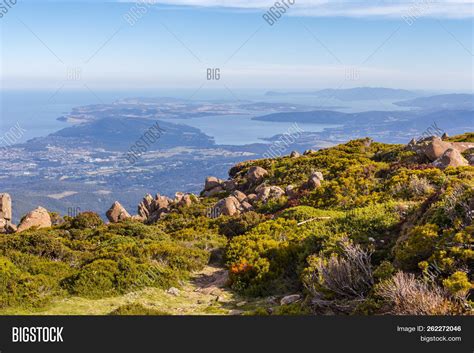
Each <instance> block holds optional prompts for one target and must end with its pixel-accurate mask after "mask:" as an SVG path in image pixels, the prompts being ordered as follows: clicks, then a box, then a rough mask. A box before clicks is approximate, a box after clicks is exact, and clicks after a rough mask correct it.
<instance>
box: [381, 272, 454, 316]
mask: <svg viewBox="0 0 474 353" xmlns="http://www.w3.org/2000/svg"><path fill="white" fill-rule="evenodd" d="M376 292H377V295H379V296H381V297H382V298H383V299H384V300H385V301H386V302H388V303H390V304H391V305H392V309H391V311H390V313H391V314H394V315H452V314H453V313H456V312H458V311H459V310H462V305H461V303H458V302H456V301H454V300H453V299H451V298H450V296H449V295H448V293H447V292H446V291H445V290H444V289H443V288H441V287H439V286H437V285H434V284H428V283H425V282H423V281H421V280H419V279H417V278H416V277H415V276H414V275H413V274H408V273H403V272H398V273H397V274H396V275H395V276H393V277H392V278H391V279H390V280H388V281H385V282H383V283H381V284H380V285H378V286H377V291H376Z"/></svg>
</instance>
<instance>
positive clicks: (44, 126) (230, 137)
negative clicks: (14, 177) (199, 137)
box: [0, 89, 331, 147]
mask: <svg viewBox="0 0 474 353" xmlns="http://www.w3.org/2000/svg"><path fill="white" fill-rule="evenodd" d="M194 93H196V92H195V91H193V90H146V91H115V92H113V91H110V92H109V91H107V92H106V91H97V92H94V93H93V92H90V91H88V90H86V89H84V90H82V91H79V90H77V91H66V90H60V91H58V92H54V91H1V92H0V107H1V108H0V136H3V134H5V132H7V131H8V130H9V129H10V128H11V127H13V126H19V127H21V128H22V130H24V131H25V132H24V134H23V135H22V136H21V138H20V139H18V141H16V143H18V142H24V141H27V140H29V139H31V138H33V137H40V136H46V135H48V134H50V133H53V132H55V131H58V130H60V129H63V128H65V127H68V126H69V124H68V123H66V122H62V121H58V120H57V118H58V117H61V116H63V115H65V114H67V113H69V112H70V111H71V110H72V108H74V107H78V106H83V105H90V104H107V103H112V102H114V101H115V100H117V99H122V98H129V97H175V98H189V97H191V96H192V95H193V94H194ZM238 94H239V99H241V100H245V99H251V98H253V99H254V100H260V101H263V100H264V99H265V97H264V92H258V93H257V92H249V91H246V92H245V93H243V92H239V93H238ZM195 99H203V100H213V99H216V100H219V99H227V100H230V99H232V97H228V92H222V91H219V92H215V91H203V92H199V95H196V97H195ZM234 99H235V97H234ZM281 100H282V101H283V100H284V99H281ZM299 103H302V102H299ZM263 114H264V113H262V114H261V115H263ZM250 119H251V116H235V115H228V116H220V117H214V116H213V117H204V118H196V119H189V120H188V119H178V120H174V119H173V120H169V121H170V122H176V123H180V124H185V125H189V126H193V127H196V128H198V129H200V130H201V131H202V132H204V133H205V134H207V135H209V136H211V137H214V139H215V142H216V143H218V144H229V145H242V144H250V143H257V142H263V140H261V139H262V138H268V137H272V136H274V135H277V134H283V133H285V131H286V130H287V129H288V127H289V126H290V125H292V124H291V123H278V122H262V121H252V120H250ZM330 126H331V125H321V124H300V127H301V129H303V130H304V131H308V132H309V131H311V132H316V131H322V130H323V129H324V128H326V127H330ZM0 147H1V146H0Z"/></svg>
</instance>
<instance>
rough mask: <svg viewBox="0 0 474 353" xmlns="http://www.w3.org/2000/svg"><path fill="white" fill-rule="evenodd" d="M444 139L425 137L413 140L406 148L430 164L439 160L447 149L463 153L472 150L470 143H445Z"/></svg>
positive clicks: (438, 163) (473, 146)
mask: <svg viewBox="0 0 474 353" xmlns="http://www.w3.org/2000/svg"><path fill="white" fill-rule="evenodd" d="M446 138H447V137H445V139H446ZM445 139H443V138H440V137H437V136H431V137H427V138H424V139H422V140H418V141H416V140H414V139H413V140H412V141H410V143H409V144H408V146H407V148H408V149H409V150H411V151H414V152H416V153H417V154H418V155H421V156H423V157H426V158H427V159H428V160H429V161H430V162H435V161H436V160H438V159H440V158H441V157H442V156H443V155H444V153H445V152H446V151H447V150H449V149H452V150H455V151H457V152H459V153H463V152H464V151H466V150H468V149H470V148H474V143H472V142H448V141H445ZM458 162H459V160H458ZM433 165H437V166H438V165H439V166H442V165H444V164H443V163H441V162H437V163H436V164H435V163H433Z"/></svg>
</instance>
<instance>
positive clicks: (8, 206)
mask: <svg viewBox="0 0 474 353" xmlns="http://www.w3.org/2000/svg"><path fill="white" fill-rule="evenodd" d="M11 221H12V199H11V197H10V195H9V194H0V233H14V232H15V225H14V224H12V223H11Z"/></svg>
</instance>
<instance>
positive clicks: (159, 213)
mask: <svg viewBox="0 0 474 353" xmlns="http://www.w3.org/2000/svg"><path fill="white" fill-rule="evenodd" d="M198 201H199V200H198V198H197V197H196V196H195V195H193V194H186V193H183V192H177V193H176V194H175V197H174V199H170V198H169V197H167V196H163V195H160V194H156V196H155V198H153V196H151V195H150V194H147V195H146V196H145V197H144V198H143V200H142V202H140V204H139V205H138V216H134V217H132V218H134V219H137V220H142V221H143V222H145V223H148V224H151V223H155V222H157V221H158V220H159V219H160V218H162V217H164V216H166V215H167V214H169V213H171V212H172V211H173V210H174V209H176V208H177V207H189V206H191V205H192V204H193V203H195V202H198Z"/></svg>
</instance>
